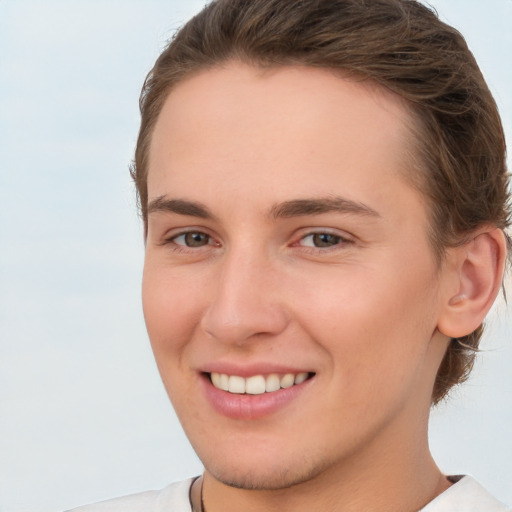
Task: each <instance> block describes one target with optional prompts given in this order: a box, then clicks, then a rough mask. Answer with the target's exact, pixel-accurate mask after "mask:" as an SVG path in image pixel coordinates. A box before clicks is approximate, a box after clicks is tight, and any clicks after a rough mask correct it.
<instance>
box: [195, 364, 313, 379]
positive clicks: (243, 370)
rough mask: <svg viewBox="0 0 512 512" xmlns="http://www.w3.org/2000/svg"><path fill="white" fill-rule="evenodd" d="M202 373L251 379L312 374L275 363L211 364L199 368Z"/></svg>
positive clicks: (309, 370)
mask: <svg viewBox="0 0 512 512" xmlns="http://www.w3.org/2000/svg"><path fill="white" fill-rule="evenodd" d="M200 371H201V372H203V373H223V374H226V375H237V376H239V377H244V378H247V377H252V376H253V375H270V374H273V373H277V374H279V375H284V374H287V373H294V374H297V373H314V372H312V371H311V369H309V368H304V367H303V368H299V367H296V366H287V365H281V364H276V363H252V364H244V365H241V364H235V363H228V362H222V363H221V362H212V363H209V364H205V365H204V366H202V367H201V370H200Z"/></svg>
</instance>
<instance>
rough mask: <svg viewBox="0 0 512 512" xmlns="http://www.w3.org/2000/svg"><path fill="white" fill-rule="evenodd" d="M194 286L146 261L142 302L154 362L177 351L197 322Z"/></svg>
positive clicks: (198, 303)
mask: <svg viewBox="0 0 512 512" xmlns="http://www.w3.org/2000/svg"><path fill="white" fill-rule="evenodd" d="M197 289H198V286H197V285H193V284H192V283H190V282H187V283H183V282H182V281H181V280H180V279H178V278H177V277H176V276H174V275H173V274H172V272H169V271H168V270H166V269H162V268H159V267H156V266H152V265H151V264H148V263H146V265H145V267H144V275H143V281H142V304H143V309H144V318H145V321H146V328H147V331H148V334H149V338H150V341H151V345H152V346H153V351H154V352H155V357H156V358H157V363H158V364H159V365H160V361H159V358H160V357H162V356H164V355H165V354H174V355H175V354H176V352H179V351H180V350H181V349H183V347H184V346H185V345H186V342H187V340H188V339H190V336H191V334H192V332H193V330H194V328H195V325H196V324H197V318H198V310H199V307H200V301H199V297H198V296H196V294H195V290H197Z"/></svg>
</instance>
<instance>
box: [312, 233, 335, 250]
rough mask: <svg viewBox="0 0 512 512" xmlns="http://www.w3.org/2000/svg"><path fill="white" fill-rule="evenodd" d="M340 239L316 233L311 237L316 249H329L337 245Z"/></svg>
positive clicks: (327, 234)
mask: <svg viewBox="0 0 512 512" xmlns="http://www.w3.org/2000/svg"><path fill="white" fill-rule="evenodd" d="M339 239H340V237H339V236H336V235H330V234H329V233H318V234H316V235H313V242H314V244H315V246H316V247H331V246H332V245H336V244H337V243H339V241H340V240H339Z"/></svg>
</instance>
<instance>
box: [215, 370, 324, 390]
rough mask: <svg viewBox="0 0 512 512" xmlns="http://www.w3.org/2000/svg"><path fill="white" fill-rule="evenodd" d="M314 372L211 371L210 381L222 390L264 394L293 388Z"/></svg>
mask: <svg viewBox="0 0 512 512" xmlns="http://www.w3.org/2000/svg"><path fill="white" fill-rule="evenodd" d="M313 376H314V373H308V372H300V373H286V374H284V375H279V374H277V373H272V374H270V375H253V376H252V377H247V378H244V377H240V376H239V375H227V374H225V373H215V372H213V373H210V374H209V377H210V381H211V383H212V384H213V387H215V388H217V389H220V390H222V391H228V392H229V393H234V394H238V395H244V394H247V395H262V394H263V393H274V392H275V391H279V390H280V389H287V388H291V387H292V386H296V385H298V384H302V383H303V382H304V381H306V380H308V379H310V378H312V377H313Z"/></svg>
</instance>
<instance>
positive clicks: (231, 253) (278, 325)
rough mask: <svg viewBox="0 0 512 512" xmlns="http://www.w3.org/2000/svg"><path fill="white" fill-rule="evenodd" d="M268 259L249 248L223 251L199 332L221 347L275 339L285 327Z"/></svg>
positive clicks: (284, 312) (272, 271) (241, 246)
mask: <svg viewBox="0 0 512 512" xmlns="http://www.w3.org/2000/svg"><path fill="white" fill-rule="evenodd" d="M275 274H276V273H275V269H274V265H273V264H272V261H271V256H270V255H269V254H265V252H264V251H261V250H260V251H257V250H255V248H254V247H253V246H252V244H245V245H240V246H238V247H236V248H235V247H233V248H232V249H231V250H228V251H226V253H225V254H224V256H223V257H222V261H221V262H219V268H218V274H217V281H216V286H215V292H214V294H213V297H212V298H211V302H210V304H209V305H208V307H207V310H206V311H205V313H204V315H203V318H202V322H201V323H202V328H203V330H204V331H205V332H206V333H207V334H208V335H210V336H212V337H213V338H216V339H217V340H219V341H222V342H225V343H235V344H240V343H243V342H245V341H246V340H248V339H250V338H251V337H252V336H254V335H256V334H259V335H261V334H267V335H275V334H278V333H279V332H281V331H282V330H283V329H284V328H285V327H286V324H287V315H286V311H285V309H284V305H283V304H282V302H281V300H280V297H279V293H276V292H277V291H278V289H277V288H276V284H277V283H276V282H275V278H276V275H275Z"/></svg>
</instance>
